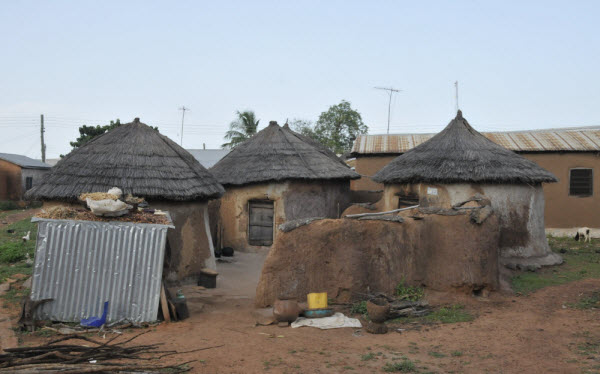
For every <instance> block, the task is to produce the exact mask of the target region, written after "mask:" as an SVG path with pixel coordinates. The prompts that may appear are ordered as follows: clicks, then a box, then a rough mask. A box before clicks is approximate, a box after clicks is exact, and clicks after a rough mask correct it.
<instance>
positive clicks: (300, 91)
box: [0, 0, 600, 158]
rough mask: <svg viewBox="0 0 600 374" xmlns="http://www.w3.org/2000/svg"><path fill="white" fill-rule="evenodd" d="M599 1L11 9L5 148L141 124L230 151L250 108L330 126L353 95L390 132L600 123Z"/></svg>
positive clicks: (4, 10) (1, 94)
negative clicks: (335, 111)
mask: <svg viewBox="0 0 600 374" xmlns="http://www.w3.org/2000/svg"><path fill="white" fill-rule="evenodd" d="M599 14H600V2H598V1H563V2H556V1H547V0H546V1H514V2H513V1H494V2H492V1H477V2H476V1H439V2H435V1H432V2H426V1H366V0H365V1H347V0H346V1H314V2H313V1H262V2H261V1H205V2H201V1H162V2H159V1H107V0H103V1H8V0H7V1H2V2H0V47H1V51H2V53H1V54H0V71H1V73H0V152H8V153H20V154H25V155H28V156H30V157H35V158H39V157H40V146H39V115H40V114H41V113H44V115H45V118H46V127H47V131H46V142H47V149H48V152H47V157H49V158H52V157H57V156H58V155H59V154H61V153H67V152H68V151H69V150H70V146H69V141H71V140H73V139H74V138H76V137H77V128H78V127H79V126H80V125H82V124H88V125H96V124H105V123H107V122H108V121H109V120H111V119H116V118H119V119H121V121H122V122H130V121H131V120H132V119H133V118H134V117H140V118H141V120H142V122H145V123H147V124H148V125H152V126H158V127H159V130H160V131H161V132H162V133H163V134H166V135H167V136H169V137H171V138H172V139H173V140H176V141H177V142H179V131H180V130H179V126H180V124H181V111H179V110H178V108H179V107H181V106H182V105H185V106H186V107H189V108H191V110H190V111H189V112H186V118H185V124H186V125H185V129H184V147H186V148H202V144H203V143H206V147H207V148H218V147H219V146H220V145H221V144H222V143H223V134H224V132H225V131H226V129H227V127H228V124H229V122H230V121H231V120H232V119H234V117H235V112H236V110H246V109H251V110H254V111H255V112H256V115H257V116H258V118H260V119H261V126H260V127H261V128H262V127H263V126H265V125H267V124H268V122H269V120H276V121H278V122H279V123H284V122H285V120H286V119H287V118H289V119H290V120H291V119H293V118H301V119H307V120H313V121H315V120H316V119H317V118H318V116H319V114H320V113H321V112H323V111H325V110H327V108H328V107H329V106H330V105H333V104H337V103H339V102H340V100H343V99H345V100H348V101H350V102H351V103H352V106H353V107H354V108H355V109H357V110H358V111H359V112H360V113H361V114H362V117H363V120H364V122H365V123H366V124H367V125H368V126H369V128H370V133H384V132H385V128H386V123H387V105H388V101H387V100H388V99H387V94H386V93H385V92H381V91H378V90H375V89H374V88H373V87H374V86H393V87H396V88H399V89H402V90H403V91H402V92H401V93H399V94H397V95H396V96H395V98H394V101H393V106H392V119H391V132H395V133H407V132H436V131H439V130H441V129H442V128H443V127H444V126H445V125H446V124H447V123H448V122H449V121H450V119H451V118H452V117H453V116H454V111H455V99H454V81H456V80H458V81H459V89H460V91H459V101H460V107H461V109H462V110H463V113H464V116H465V117H466V118H467V119H468V120H469V122H470V123H471V124H472V125H473V126H474V127H475V128H476V129H478V130H482V131H500V130H526V129H536V128H548V127H570V126H592V125H600V120H599V118H600V117H599V114H600V74H599V69H600V22H599V21H598V15H599Z"/></svg>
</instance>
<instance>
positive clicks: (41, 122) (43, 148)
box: [40, 114, 46, 162]
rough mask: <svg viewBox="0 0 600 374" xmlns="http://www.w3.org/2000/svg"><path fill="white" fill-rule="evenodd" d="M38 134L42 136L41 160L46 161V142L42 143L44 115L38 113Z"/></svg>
mask: <svg viewBox="0 0 600 374" xmlns="http://www.w3.org/2000/svg"><path fill="white" fill-rule="evenodd" d="M40 135H41V138H42V162H46V144H44V115H43V114H40Z"/></svg>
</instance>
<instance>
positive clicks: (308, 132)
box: [289, 118, 319, 141]
mask: <svg viewBox="0 0 600 374" xmlns="http://www.w3.org/2000/svg"><path fill="white" fill-rule="evenodd" d="M289 125H290V128H291V129H292V130H294V131H295V132H297V133H299V134H302V135H304V136H307V137H309V138H313V139H314V140H317V141H319V139H318V137H317V134H316V133H315V128H314V125H313V123H312V121H308V120H305V119H297V118H294V119H293V120H292V121H291V122H290V123H289Z"/></svg>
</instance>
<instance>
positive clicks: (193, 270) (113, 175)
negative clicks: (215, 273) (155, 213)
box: [27, 118, 224, 281]
mask: <svg viewBox="0 0 600 374" xmlns="http://www.w3.org/2000/svg"><path fill="white" fill-rule="evenodd" d="M112 187H118V188H120V189H121V190H122V191H123V194H124V195H126V194H131V195H133V196H139V197H143V198H145V199H146V201H147V202H148V203H149V204H150V206H151V207H152V208H156V209H161V210H166V211H168V212H169V214H170V216H171V219H172V221H173V224H174V226H175V229H174V230H169V232H168V235H167V251H166V258H165V272H166V273H165V276H166V279H167V280H169V281H184V280H186V279H192V278H193V279H197V277H196V276H197V275H198V274H199V273H200V269H202V268H205V267H208V268H212V269H215V268H216V264H215V259H214V250H213V243H212V238H211V235H210V229H209V215H208V200H210V199H216V198H219V197H221V196H222V195H223V193H224V189H223V187H222V186H221V185H220V184H219V183H218V182H217V180H216V179H215V178H214V177H213V176H212V175H211V174H210V173H209V172H208V171H207V170H206V169H205V168H204V167H203V166H202V165H200V163H198V161H196V159H195V158H194V157H193V156H192V155H191V154H190V153H188V152H187V151H186V150H185V149H183V148H181V147H180V146H179V145H177V144H176V143H175V142H173V141H172V140H171V139H169V138H167V137H166V136H164V135H161V134H160V133H159V132H158V131H157V130H156V129H154V128H152V127H150V126H147V125H146V124H143V123H141V122H140V120H139V118H136V119H135V120H134V121H133V122H132V123H129V124H124V125H121V126H119V127H117V128H115V129H112V130H110V131H108V132H106V133H105V134H102V135H100V136H97V137H95V138H94V139H92V140H91V141H89V142H87V143H86V144H84V145H83V146H82V147H80V148H77V149H75V150H73V151H72V152H71V153H69V154H68V155H67V156H65V157H64V158H63V159H62V160H60V161H59V162H58V163H57V164H56V166H54V167H53V168H52V170H51V172H50V173H49V174H48V175H47V176H46V178H45V179H44V181H43V183H41V184H40V185H38V186H35V187H34V188H33V189H31V190H29V191H28V193H27V197H28V198H29V199H35V200H41V201H43V202H44V206H51V205H57V204H72V203H77V198H78V196H79V195H80V194H82V193H86V192H106V191H108V190H109V189H110V188H112Z"/></svg>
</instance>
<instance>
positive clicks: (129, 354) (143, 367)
mask: <svg viewBox="0 0 600 374" xmlns="http://www.w3.org/2000/svg"><path fill="white" fill-rule="evenodd" d="M142 334H144V333H142ZM142 334H138V335H136V336H134V337H133V338H131V339H128V340H125V341H123V342H120V343H115V342H114V341H115V340H116V339H117V338H118V337H120V335H117V336H116V337H114V338H112V339H109V340H108V341H106V342H99V341H97V340H94V339H91V338H88V337H86V336H82V335H68V336H63V337H61V338H58V339H55V340H52V341H50V342H48V343H46V344H45V345H40V346H37V347H19V348H6V349H4V352H5V353H4V354H0V373H18V374H29V373H55V372H60V373H119V372H127V373H141V372H143V373H161V372H165V371H168V372H169V373H183V372H186V371H189V370H190V367H189V366H188V364H189V363H191V362H193V361H189V362H184V363H180V364H178V365H164V364H160V359H162V358H164V357H166V356H170V355H175V354H180V353H190V352H196V351H200V350H205V349H210V348H217V347H206V348H200V349H195V350H193V351H187V352H177V351H164V350H160V346H161V344H148V345H131V344H128V343H131V341H133V340H134V339H135V338H137V337H138V336H140V335H142ZM77 340H78V341H83V342H84V344H74V343H72V342H73V341H77ZM69 341H71V342H69ZM89 343H91V344H89ZM111 343H112V344H111ZM126 344H128V345H126Z"/></svg>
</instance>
